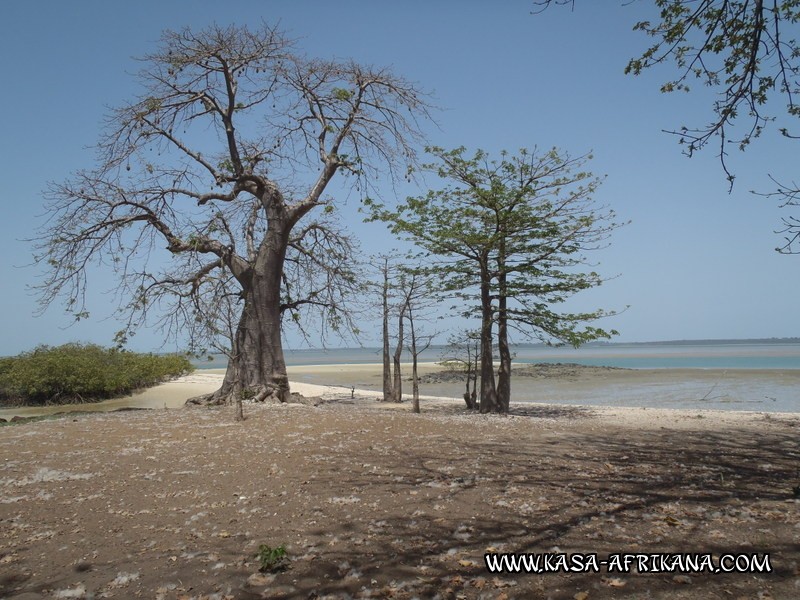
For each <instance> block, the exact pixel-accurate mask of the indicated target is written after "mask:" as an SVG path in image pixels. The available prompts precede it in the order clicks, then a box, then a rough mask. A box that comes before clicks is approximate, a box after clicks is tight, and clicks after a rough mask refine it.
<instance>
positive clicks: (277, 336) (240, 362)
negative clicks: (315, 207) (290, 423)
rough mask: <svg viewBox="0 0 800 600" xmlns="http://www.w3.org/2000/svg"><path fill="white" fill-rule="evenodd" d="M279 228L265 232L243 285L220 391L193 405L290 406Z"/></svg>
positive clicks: (283, 249)
mask: <svg viewBox="0 0 800 600" xmlns="http://www.w3.org/2000/svg"><path fill="white" fill-rule="evenodd" d="M279 225H280V224H278V225H276V226H275V227H274V228H272V227H271V228H270V231H268V232H267V238H266V239H265V241H264V245H262V248H261V250H260V251H259V256H258V258H257V259H256V261H255V264H254V265H253V268H252V270H251V272H250V274H249V275H250V276H249V277H248V279H247V281H245V282H243V283H242V285H243V287H244V289H243V291H242V296H243V299H244V308H243V309H242V315H241V317H240V319H239V324H238V327H237V329H236V333H235V336H234V339H233V347H232V352H231V356H230V358H229V360H228V370H227V371H226V372H225V379H224V380H223V382H222V387H221V388H220V389H219V390H217V391H216V392H214V393H213V394H212V395H211V396H209V397H207V398H205V399H202V400H200V401H197V402H194V403H199V404H235V403H236V401H237V400H251V401H255V402H265V401H272V402H286V401H288V400H289V378H288V376H287V374H286V362H285V360H284V356H283V345H282V343H281V297H280V290H281V285H280V284H281V274H282V272H283V261H284V257H285V255H286V242H285V240H287V239H288V231H286V232H285V233H284V232H282V231H280V230H279V229H278V226H279ZM192 400H195V399H192ZM192 400H190V402H191V401H192Z"/></svg>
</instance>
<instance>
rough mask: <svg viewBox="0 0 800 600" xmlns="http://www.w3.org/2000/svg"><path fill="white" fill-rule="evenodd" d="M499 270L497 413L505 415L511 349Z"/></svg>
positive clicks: (503, 290)
mask: <svg viewBox="0 0 800 600" xmlns="http://www.w3.org/2000/svg"><path fill="white" fill-rule="evenodd" d="M502 268H503V267H502V266H501V270H500V277H499V285H498V289H499V292H500V299H499V301H498V311H497V349H498V352H499V353H500V368H499V370H498V372H497V411H498V412H504V413H507V412H508V410H509V406H510V404H511V348H510V347H509V345H508V315H507V314H506V302H507V300H506V296H507V292H508V290H507V287H506V276H505V273H503V271H502Z"/></svg>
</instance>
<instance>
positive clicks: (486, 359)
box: [480, 263, 497, 413]
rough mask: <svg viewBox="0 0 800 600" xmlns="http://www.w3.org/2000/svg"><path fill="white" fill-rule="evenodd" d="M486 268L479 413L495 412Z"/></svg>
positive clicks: (484, 270)
mask: <svg viewBox="0 0 800 600" xmlns="http://www.w3.org/2000/svg"><path fill="white" fill-rule="evenodd" d="M490 286H491V281H490V280H489V272H488V269H487V267H486V266H485V263H484V265H481V406H480V409H481V412H482V413H488V412H494V411H496V410H497V390H496V389H495V385H494V364H493V361H492V320H493V318H492V317H493V314H492V298H491V290H490Z"/></svg>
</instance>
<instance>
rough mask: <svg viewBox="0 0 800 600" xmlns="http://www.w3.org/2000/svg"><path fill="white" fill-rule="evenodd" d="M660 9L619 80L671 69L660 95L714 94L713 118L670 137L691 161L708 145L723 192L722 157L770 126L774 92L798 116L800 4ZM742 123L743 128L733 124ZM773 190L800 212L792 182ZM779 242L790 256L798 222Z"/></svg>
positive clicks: (718, 1) (727, 0)
mask: <svg viewBox="0 0 800 600" xmlns="http://www.w3.org/2000/svg"><path fill="white" fill-rule="evenodd" d="M574 3H575V2H574V0H538V1H536V2H534V4H535V5H536V6H537V7H538V9H539V10H544V9H545V8H547V7H548V6H550V5H551V4H569V5H572V6H574ZM653 3H654V5H655V6H656V7H657V8H658V9H659V10H660V12H659V18H658V19H657V20H656V21H649V20H646V21H640V22H638V23H636V24H635V25H634V30H636V31H641V32H643V33H645V34H646V35H648V36H649V37H651V38H653V40H654V41H653V43H652V44H651V45H650V47H649V48H647V49H646V50H645V51H644V53H643V54H642V55H641V56H639V57H636V58H633V59H631V60H630V61H629V62H628V65H627V67H626V68H625V72H626V73H630V74H633V75H639V74H640V73H642V72H643V71H645V70H647V69H651V68H653V67H656V66H658V65H661V64H664V63H667V62H670V61H671V62H673V63H674V64H675V67H677V76H675V77H672V78H670V79H669V80H668V81H666V82H665V83H664V84H663V85H662V86H661V91H662V92H676V91H684V92H688V91H690V88H691V85H692V82H694V81H696V82H698V83H700V84H701V85H702V86H703V87H709V88H711V89H713V90H715V91H717V98H716V99H715V100H714V102H713V104H712V107H711V112H712V114H713V117H712V118H711V119H710V120H709V122H708V123H707V124H705V125H701V126H699V127H697V126H695V127H688V126H682V127H680V128H678V129H676V130H674V131H672V132H671V133H673V134H675V135H677V136H678V140H679V142H680V143H681V144H682V145H683V146H684V148H685V151H686V154H688V155H689V156H692V155H693V154H694V153H695V152H696V151H698V150H700V149H702V148H703V147H704V146H706V145H707V144H708V143H709V142H711V141H712V140H716V141H717V142H718V146H717V148H718V150H717V154H718V156H719V160H720V163H721V165H722V168H723V170H724V172H725V175H726V177H727V179H728V182H729V184H730V186H731V187H732V186H733V183H734V179H735V175H734V174H733V173H732V172H731V170H730V169H729V168H728V165H727V162H726V157H727V156H728V149H729V148H730V145H731V144H733V145H734V146H736V147H738V148H739V149H741V150H744V149H745V148H747V147H748V146H749V145H750V144H751V142H752V141H753V140H754V139H755V138H757V137H759V136H760V135H761V134H762V132H763V131H764V129H765V128H766V127H767V126H768V125H770V124H771V123H773V122H774V121H776V120H777V115H776V114H774V113H773V112H772V106H774V105H769V104H768V100H769V98H770V95H774V94H775V93H777V94H778V95H779V96H781V97H782V98H783V101H784V104H785V111H786V114H787V115H788V116H789V117H798V116H800V104H798V100H797V99H798V95H799V94H800V79H799V78H798V76H799V75H800V44H798V42H797V40H796V39H795V36H796V35H797V24H798V22H800V0H772V1H765V0H653ZM742 121H744V123H745V124H744V126H743V127H738V125H739V124H740V123H741V122H742ZM779 131H780V132H781V134H782V135H784V136H786V137H789V138H792V139H797V138H798V137H800V133H798V132H797V131H793V130H792V128H791V127H786V126H782V127H779ZM771 178H772V180H773V182H774V183H775V184H776V185H777V186H778V187H777V189H776V190H775V191H774V192H771V193H768V194H765V195H766V196H771V197H777V198H779V199H780V201H781V203H782V205H783V206H790V207H796V206H800V187H798V184H797V183H790V184H783V183H781V182H779V181H778V180H776V179H775V178H774V177H772V176H771ZM781 233H783V234H784V235H785V239H784V243H783V245H782V246H780V247H778V248H777V250H778V251H779V252H782V253H797V252H798V250H796V249H795V246H796V244H797V243H800V219H798V218H797V217H793V216H789V217H786V218H784V219H783V230H782V231H781Z"/></svg>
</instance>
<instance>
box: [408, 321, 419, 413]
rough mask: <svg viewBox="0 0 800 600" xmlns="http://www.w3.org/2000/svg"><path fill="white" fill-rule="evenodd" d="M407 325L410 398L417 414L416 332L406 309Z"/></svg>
mask: <svg viewBox="0 0 800 600" xmlns="http://www.w3.org/2000/svg"><path fill="white" fill-rule="evenodd" d="M408 325H409V327H410V329H411V398H412V402H413V410H414V412H415V413H418V412H419V374H418V373H417V332H416V331H414V313H413V311H412V309H411V307H409V309H408Z"/></svg>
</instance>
